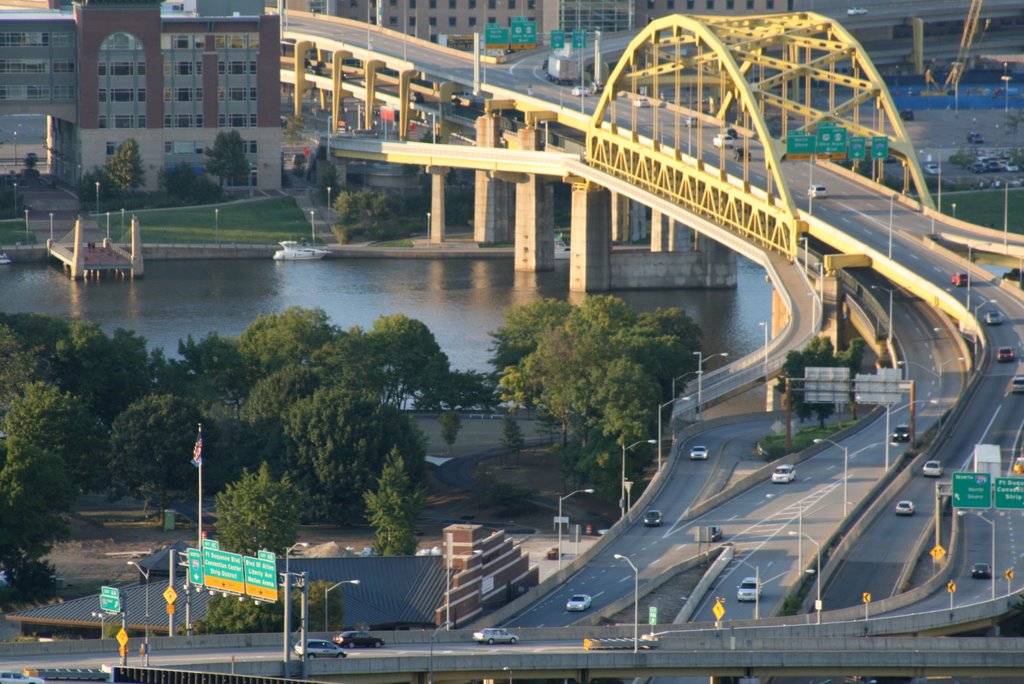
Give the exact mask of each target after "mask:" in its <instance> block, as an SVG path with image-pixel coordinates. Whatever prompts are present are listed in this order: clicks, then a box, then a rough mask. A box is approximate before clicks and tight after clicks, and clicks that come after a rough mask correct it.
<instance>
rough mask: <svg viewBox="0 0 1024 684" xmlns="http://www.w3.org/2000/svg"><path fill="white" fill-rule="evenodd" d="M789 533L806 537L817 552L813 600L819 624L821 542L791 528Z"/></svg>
mask: <svg viewBox="0 0 1024 684" xmlns="http://www.w3.org/2000/svg"><path fill="white" fill-rule="evenodd" d="M789 534H790V535H791V536H796V535H800V536H801V537H805V538H806V539H807V541H809V542H811V543H812V544H814V548H815V549H817V553H816V554H815V556H816V557H817V570H816V571H815V573H814V574H815V575H817V577H816V578H815V582H816V584H817V585H818V596H817V598H816V599H815V601H814V610H815V612H816V613H817V614H818V624H819V625H820V624H821V608H822V605H821V544H819V543H818V542H817V541H815V539H814V537H811V536H809V535H808V534H806V533H804V532H794V531H793V530H790V531H789ZM803 560H804V559H803V558H801V559H800V564H803Z"/></svg>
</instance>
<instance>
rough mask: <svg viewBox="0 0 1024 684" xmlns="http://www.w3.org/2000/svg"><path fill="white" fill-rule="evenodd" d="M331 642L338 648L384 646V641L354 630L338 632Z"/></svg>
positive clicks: (367, 633)
mask: <svg viewBox="0 0 1024 684" xmlns="http://www.w3.org/2000/svg"><path fill="white" fill-rule="evenodd" d="M331 641H333V642H334V643H336V644H338V645H339V646H344V647H345V648H355V647H357V646H362V647H364V648H369V647H373V648H380V647H381V646H383V645H384V640H383V639H381V638H380V637H375V636H373V635H372V634H370V633H369V632H357V631H354V630H353V631H348V632H338V633H337V634H335V635H334V637H333V638H332V639H331Z"/></svg>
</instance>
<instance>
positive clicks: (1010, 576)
mask: <svg viewBox="0 0 1024 684" xmlns="http://www.w3.org/2000/svg"><path fill="white" fill-rule="evenodd" d="M1003 577H1005V578H1006V579H1008V580H1012V579H1013V568H1010V569H1008V570H1007V571H1006V572H1004V573H1003Z"/></svg>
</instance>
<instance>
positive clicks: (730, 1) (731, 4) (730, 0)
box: [725, 0, 736, 10]
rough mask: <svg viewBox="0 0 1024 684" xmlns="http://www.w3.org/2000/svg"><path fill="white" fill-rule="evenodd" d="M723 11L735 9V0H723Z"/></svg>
mask: <svg viewBox="0 0 1024 684" xmlns="http://www.w3.org/2000/svg"><path fill="white" fill-rule="evenodd" d="M725 9H727V10H733V9H736V0H725Z"/></svg>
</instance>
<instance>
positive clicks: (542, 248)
mask: <svg viewBox="0 0 1024 684" xmlns="http://www.w3.org/2000/svg"><path fill="white" fill-rule="evenodd" d="M540 144H541V131H540V129H538V128H536V127H529V128H523V129H521V130H520V131H519V148H520V149H523V150H539V149H540ZM514 252H515V270H516V271H527V272H533V271H550V270H552V269H554V267H555V217H554V192H553V189H552V187H551V183H550V182H548V181H545V180H544V177H543V176H538V175H537V174H528V175H527V177H526V180H525V181H523V182H521V183H517V184H516V235H515V248H514Z"/></svg>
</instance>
